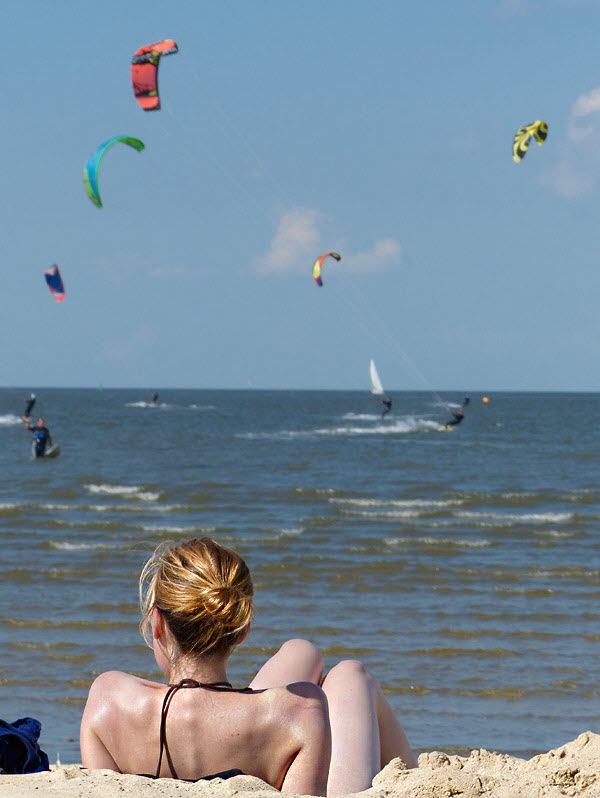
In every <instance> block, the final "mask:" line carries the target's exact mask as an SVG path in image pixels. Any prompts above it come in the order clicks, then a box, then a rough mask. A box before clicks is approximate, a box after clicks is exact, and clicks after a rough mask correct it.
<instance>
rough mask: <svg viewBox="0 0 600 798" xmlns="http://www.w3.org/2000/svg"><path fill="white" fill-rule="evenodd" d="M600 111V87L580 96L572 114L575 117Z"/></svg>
mask: <svg viewBox="0 0 600 798" xmlns="http://www.w3.org/2000/svg"><path fill="white" fill-rule="evenodd" d="M596 111H600V89H593V90H592V91H591V92H590V93H589V94H582V95H581V97H578V98H577V100H576V102H575V105H574V106H573V108H572V109H571V116H572V117H574V118H575V119H576V118H577V117H580V116H589V115H590V114H594V113H596Z"/></svg>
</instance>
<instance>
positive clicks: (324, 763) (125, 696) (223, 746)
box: [81, 671, 330, 795]
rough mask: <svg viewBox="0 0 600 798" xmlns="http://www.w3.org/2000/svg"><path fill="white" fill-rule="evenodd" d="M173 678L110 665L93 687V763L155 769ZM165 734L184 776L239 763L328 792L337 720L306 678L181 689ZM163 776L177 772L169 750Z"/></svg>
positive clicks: (89, 741) (307, 789)
mask: <svg viewBox="0 0 600 798" xmlns="http://www.w3.org/2000/svg"><path fill="white" fill-rule="evenodd" d="M167 690H168V686H167V685H164V684H159V683H157V682H151V681H148V680H146V679H140V678H138V677H136V676H132V675H130V674H126V673H121V672H118V671H110V672H108V673H104V674H102V675H101V676H99V677H98V678H97V679H96V681H95V682H94V684H93V685H92V688H91V690H90V695H89V698H88V703H87V705H86V709H85V712H84V716H83V720H82V730H81V750H82V758H83V764H84V766H86V767H108V768H113V769H116V770H119V771H121V772H124V773H144V774H152V775H153V774H154V773H155V770H156V767H157V762H158V758H159V750H160V720H161V710H162V706H163V701H164V699H165V696H166V694H167ZM165 737H166V743H167V746H168V750H169V752H170V756H171V759H172V763H173V766H174V768H175V771H176V774H177V776H178V777H179V778H182V779H198V778H201V777H202V776H206V775H210V774H213V773H218V772H220V771H225V770H230V769H232V768H237V769H239V770H241V771H242V772H244V773H246V774H249V775H253V776H257V777H258V778H261V779H262V780H263V781H266V782H267V783H268V784H271V785H272V786H274V787H276V788H277V789H282V788H283V787H284V786H285V791H286V792H300V793H305V794H306V793H310V794H313V795H320V794H324V793H325V788H326V782H327V772H328V767H329V746H330V740H329V723H328V716H327V703H326V699H325V697H324V694H323V693H322V691H321V690H320V688H319V687H317V686H316V685H314V684H312V683H309V682H300V683H296V684H293V685H288V686H287V687H276V688H272V689H269V690H257V691H251V692H239V691H233V690H232V691H229V690H212V689H204V688H202V687H199V688H196V689H180V690H177V691H176V692H175V693H174V694H173V695H172V696H171V699H170V701H169V705H168V712H167V718H166V724H165ZM160 775H161V776H172V775H173V774H172V773H171V770H170V767H169V764H168V761H167V757H166V756H163V760H162V765H161V770H160Z"/></svg>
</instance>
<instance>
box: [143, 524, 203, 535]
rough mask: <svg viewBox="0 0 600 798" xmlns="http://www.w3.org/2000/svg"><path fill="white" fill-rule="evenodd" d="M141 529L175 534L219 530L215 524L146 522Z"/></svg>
mask: <svg viewBox="0 0 600 798" xmlns="http://www.w3.org/2000/svg"><path fill="white" fill-rule="evenodd" d="M141 529H142V531H143V532H169V534H174V535H187V534H192V533H196V532H202V533H204V534H205V535H211V534H212V533H213V532H216V530H217V528H216V527H215V526H172V525H169V524H144V525H143V526H142V527H141Z"/></svg>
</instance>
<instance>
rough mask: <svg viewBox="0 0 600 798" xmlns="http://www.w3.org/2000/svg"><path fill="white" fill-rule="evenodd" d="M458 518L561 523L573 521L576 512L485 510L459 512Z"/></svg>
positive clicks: (527, 522) (526, 522)
mask: <svg viewBox="0 0 600 798" xmlns="http://www.w3.org/2000/svg"><path fill="white" fill-rule="evenodd" d="M456 516H457V517H458V518H468V519H473V520H478V519H481V520H485V519H487V520H490V521H510V522H517V523H524V524H545V523H551V524H561V523H565V522H566V521H572V520H573V516H574V513H484V512H468V511H466V510H465V511H464V512H457V513H456Z"/></svg>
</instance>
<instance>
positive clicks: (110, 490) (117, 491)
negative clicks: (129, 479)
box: [83, 484, 161, 502]
mask: <svg viewBox="0 0 600 798" xmlns="http://www.w3.org/2000/svg"><path fill="white" fill-rule="evenodd" d="M83 487H84V488H85V489H86V490H87V491H89V493H94V494H103V495H107V496H123V497H127V496H129V497H131V498H132V499H139V500H140V501H144V502H155V501H158V499H160V497H161V493H160V491H148V490H145V489H144V488H143V487H142V486H141V485H108V484H100V485H94V484H90V485H84V486H83Z"/></svg>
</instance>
